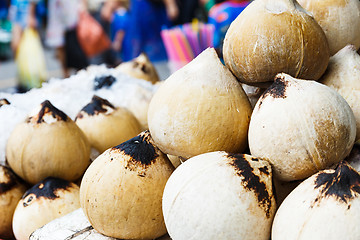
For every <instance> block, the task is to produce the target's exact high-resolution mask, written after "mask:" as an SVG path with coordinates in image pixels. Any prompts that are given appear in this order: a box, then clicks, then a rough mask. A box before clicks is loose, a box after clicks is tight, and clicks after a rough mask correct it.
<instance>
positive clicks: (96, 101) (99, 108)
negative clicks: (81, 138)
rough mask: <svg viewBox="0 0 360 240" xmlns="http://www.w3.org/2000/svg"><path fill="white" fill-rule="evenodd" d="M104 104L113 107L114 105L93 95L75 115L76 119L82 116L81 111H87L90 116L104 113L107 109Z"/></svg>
mask: <svg viewBox="0 0 360 240" xmlns="http://www.w3.org/2000/svg"><path fill="white" fill-rule="evenodd" d="M105 106H107V107H110V108H112V109H115V107H114V105H112V104H111V103H110V102H109V101H108V100H106V99H103V98H101V97H99V96H96V95H94V96H93V97H92V99H91V102H90V103H89V104H87V105H86V106H85V107H83V108H82V109H81V111H80V113H79V114H78V115H77V116H76V118H75V120H76V119H78V118H79V119H81V118H83V117H84V114H83V113H87V114H88V115H90V116H93V115H97V114H100V113H106V112H107V111H108V110H107V109H106V108H105Z"/></svg>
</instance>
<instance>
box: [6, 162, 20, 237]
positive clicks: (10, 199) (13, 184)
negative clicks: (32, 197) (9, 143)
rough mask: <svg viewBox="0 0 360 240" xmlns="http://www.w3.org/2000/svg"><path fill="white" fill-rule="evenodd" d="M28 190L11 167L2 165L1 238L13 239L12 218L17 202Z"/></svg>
mask: <svg viewBox="0 0 360 240" xmlns="http://www.w3.org/2000/svg"><path fill="white" fill-rule="evenodd" d="M25 191H26V186H25V184H24V183H22V182H20V179H18V178H17V177H16V176H15V174H14V173H13V172H12V171H11V169H10V168H7V167H5V166H1V165H0V213H1V217H0V238H1V239H8V238H9V239H12V238H13V231H12V219H13V215H14V211H15V208H16V205H17V203H18V202H19V200H20V199H21V196H22V195H23V194H24V192H25Z"/></svg>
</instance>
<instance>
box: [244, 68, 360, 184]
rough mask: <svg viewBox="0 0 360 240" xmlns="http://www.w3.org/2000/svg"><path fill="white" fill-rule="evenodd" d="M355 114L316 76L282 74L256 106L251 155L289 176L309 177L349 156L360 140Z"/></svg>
mask: <svg viewBox="0 0 360 240" xmlns="http://www.w3.org/2000/svg"><path fill="white" fill-rule="evenodd" d="M355 136H356V121H355V117H354V114H353V112H352V110H351V108H350V106H349V104H348V103H347V102H346V101H345V99H344V98H343V97H341V95H340V94H338V93H337V92H336V91H335V90H333V89H331V88H330V87H327V86H325V85H323V84H321V83H318V82H315V81H304V80H300V79H295V78H293V77H291V76H289V75H287V74H278V75H277V77H276V79H275V82H274V83H273V84H272V85H271V86H270V87H269V88H268V89H267V90H266V91H265V92H264V93H263V95H262V96H261V97H260V99H259V101H258V102H257V103H256V106H255V108H254V110H253V113H252V116H251V121H250V126H249V148H250V152H251V155H253V156H255V157H259V158H261V159H264V160H268V161H269V162H270V163H271V165H272V167H273V170H274V175H275V176H276V177H277V178H279V180H283V181H292V180H300V179H305V178H307V177H309V176H311V175H312V174H314V173H316V172H317V171H319V170H322V169H325V168H327V167H329V166H331V165H334V164H336V163H338V162H340V161H341V160H343V159H344V158H345V157H346V156H347V155H348V154H349V153H350V151H351V149H352V146H353V144H354V142H355Z"/></svg>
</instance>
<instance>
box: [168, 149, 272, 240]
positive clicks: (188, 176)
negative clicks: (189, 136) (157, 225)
mask: <svg viewBox="0 0 360 240" xmlns="http://www.w3.org/2000/svg"><path fill="white" fill-rule="evenodd" d="M271 179H272V173H271V167H270V164H269V163H268V162H266V161H262V160H259V159H256V158H253V157H252V156H250V155H245V154H230V153H227V152H224V151H217V152H211V153H204V154H201V155H198V156H195V157H192V158H190V159H188V160H187V161H186V162H184V163H183V164H181V165H180V166H179V167H178V168H176V170H175V171H174V173H173V174H172V175H171V177H170V178H169V180H168V182H167V183H166V186H165V189H164V195H163V213H164V218H165V224H166V228H167V230H168V233H169V235H170V237H171V239H176V240H187V239H207V240H218V239H228V240H231V239H244V240H246V239H259V240H261V239H264V240H268V239H269V237H270V229H271V223H272V220H273V217H274V215H275V210H276V204H275V198H274V195H273V191H272V180H271Z"/></svg>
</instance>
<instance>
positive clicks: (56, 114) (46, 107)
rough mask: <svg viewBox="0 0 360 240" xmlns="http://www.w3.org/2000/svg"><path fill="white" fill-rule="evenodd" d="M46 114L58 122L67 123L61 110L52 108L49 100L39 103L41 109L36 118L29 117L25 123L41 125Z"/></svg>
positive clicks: (65, 116) (66, 117)
mask: <svg viewBox="0 0 360 240" xmlns="http://www.w3.org/2000/svg"><path fill="white" fill-rule="evenodd" d="M46 114H51V115H52V116H53V118H55V119H57V120H58V121H65V122H66V121H67V119H68V116H67V115H66V114H65V113H64V112H62V111H61V110H59V109H57V108H56V107H54V106H53V105H52V104H51V102H50V101H49V100H45V101H44V102H42V103H41V109H40V111H39V113H38V114H37V115H36V116H32V117H29V118H28V120H27V122H34V123H38V124H40V123H42V122H45V120H44V116H45V115H46Z"/></svg>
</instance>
